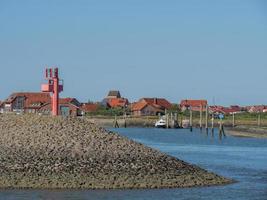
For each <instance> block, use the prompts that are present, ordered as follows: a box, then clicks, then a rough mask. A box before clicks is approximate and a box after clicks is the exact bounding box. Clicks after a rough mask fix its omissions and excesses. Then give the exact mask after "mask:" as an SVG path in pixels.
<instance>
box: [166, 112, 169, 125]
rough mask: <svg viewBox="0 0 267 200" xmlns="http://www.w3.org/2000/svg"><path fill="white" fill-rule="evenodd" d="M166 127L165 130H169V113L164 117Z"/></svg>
mask: <svg viewBox="0 0 267 200" xmlns="http://www.w3.org/2000/svg"><path fill="white" fill-rule="evenodd" d="M166 125H167V127H166V128H169V113H167V116H166Z"/></svg>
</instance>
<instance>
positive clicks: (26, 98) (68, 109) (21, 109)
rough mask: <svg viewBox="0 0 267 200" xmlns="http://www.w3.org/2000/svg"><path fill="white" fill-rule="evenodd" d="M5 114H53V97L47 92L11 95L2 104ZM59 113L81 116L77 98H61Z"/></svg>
mask: <svg viewBox="0 0 267 200" xmlns="http://www.w3.org/2000/svg"><path fill="white" fill-rule="evenodd" d="M1 110H2V112H3V113H7V112H15V113H39V114H47V115H48V114H50V113H51V96H50V94H49V93H45V92H19V93H13V94H11V95H10V96H9V97H8V98H7V99H6V100H5V101H4V102H3V103H2V104H1ZM59 112H60V114H61V115H64V116H69V115H71V116H79V115H81V111H80V103H79V101H78V100H76V99H75V98H60V99H59Z"/></svg>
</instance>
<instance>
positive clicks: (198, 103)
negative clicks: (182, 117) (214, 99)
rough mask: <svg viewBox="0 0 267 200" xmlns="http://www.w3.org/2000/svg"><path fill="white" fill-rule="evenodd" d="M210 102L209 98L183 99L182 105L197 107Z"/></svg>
mask: <svg viewBox="0 0 267 200" xmlns="http://www.w3.org/2000/svg"><path fill="white" fill-rule="evenodd" d="M207 104H208V101H207V100H192V99H190V100H182V101H181V103H180V106H181V107H183V106H186V107H190V106H192V107H197V106H206V105H207Z"/></svg>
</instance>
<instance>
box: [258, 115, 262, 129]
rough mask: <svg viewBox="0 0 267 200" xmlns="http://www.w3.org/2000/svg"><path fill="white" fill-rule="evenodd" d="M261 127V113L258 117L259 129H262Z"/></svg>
mask: <svg viewBox="0 0 267 200" xmlns="http://www.w3.org/2000/svg"><path fill="white" fill-rule="evenodd" d="M260 126H261V114H260V113H259V115H258V127H260Z"/></svg>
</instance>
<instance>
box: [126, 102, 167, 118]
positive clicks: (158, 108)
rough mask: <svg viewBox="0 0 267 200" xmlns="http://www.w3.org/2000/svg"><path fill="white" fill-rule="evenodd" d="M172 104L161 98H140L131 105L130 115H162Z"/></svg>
mask: <svg viewBox="0 0 267 200" xmlns="http://www.w3.org/2000/svg"><path fill="white" fill-rule="evenodd" d="M171 107H172V104H171V103H170V102H169V101H167V100H166V99H163V98H142V99H140V100H139V101H138V102H135V103H133V104H132V105H131V111H132V114H133V115H135V116H152V115H158V114H164V113H165V110H168V109H170V108H171Z"/></svg>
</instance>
